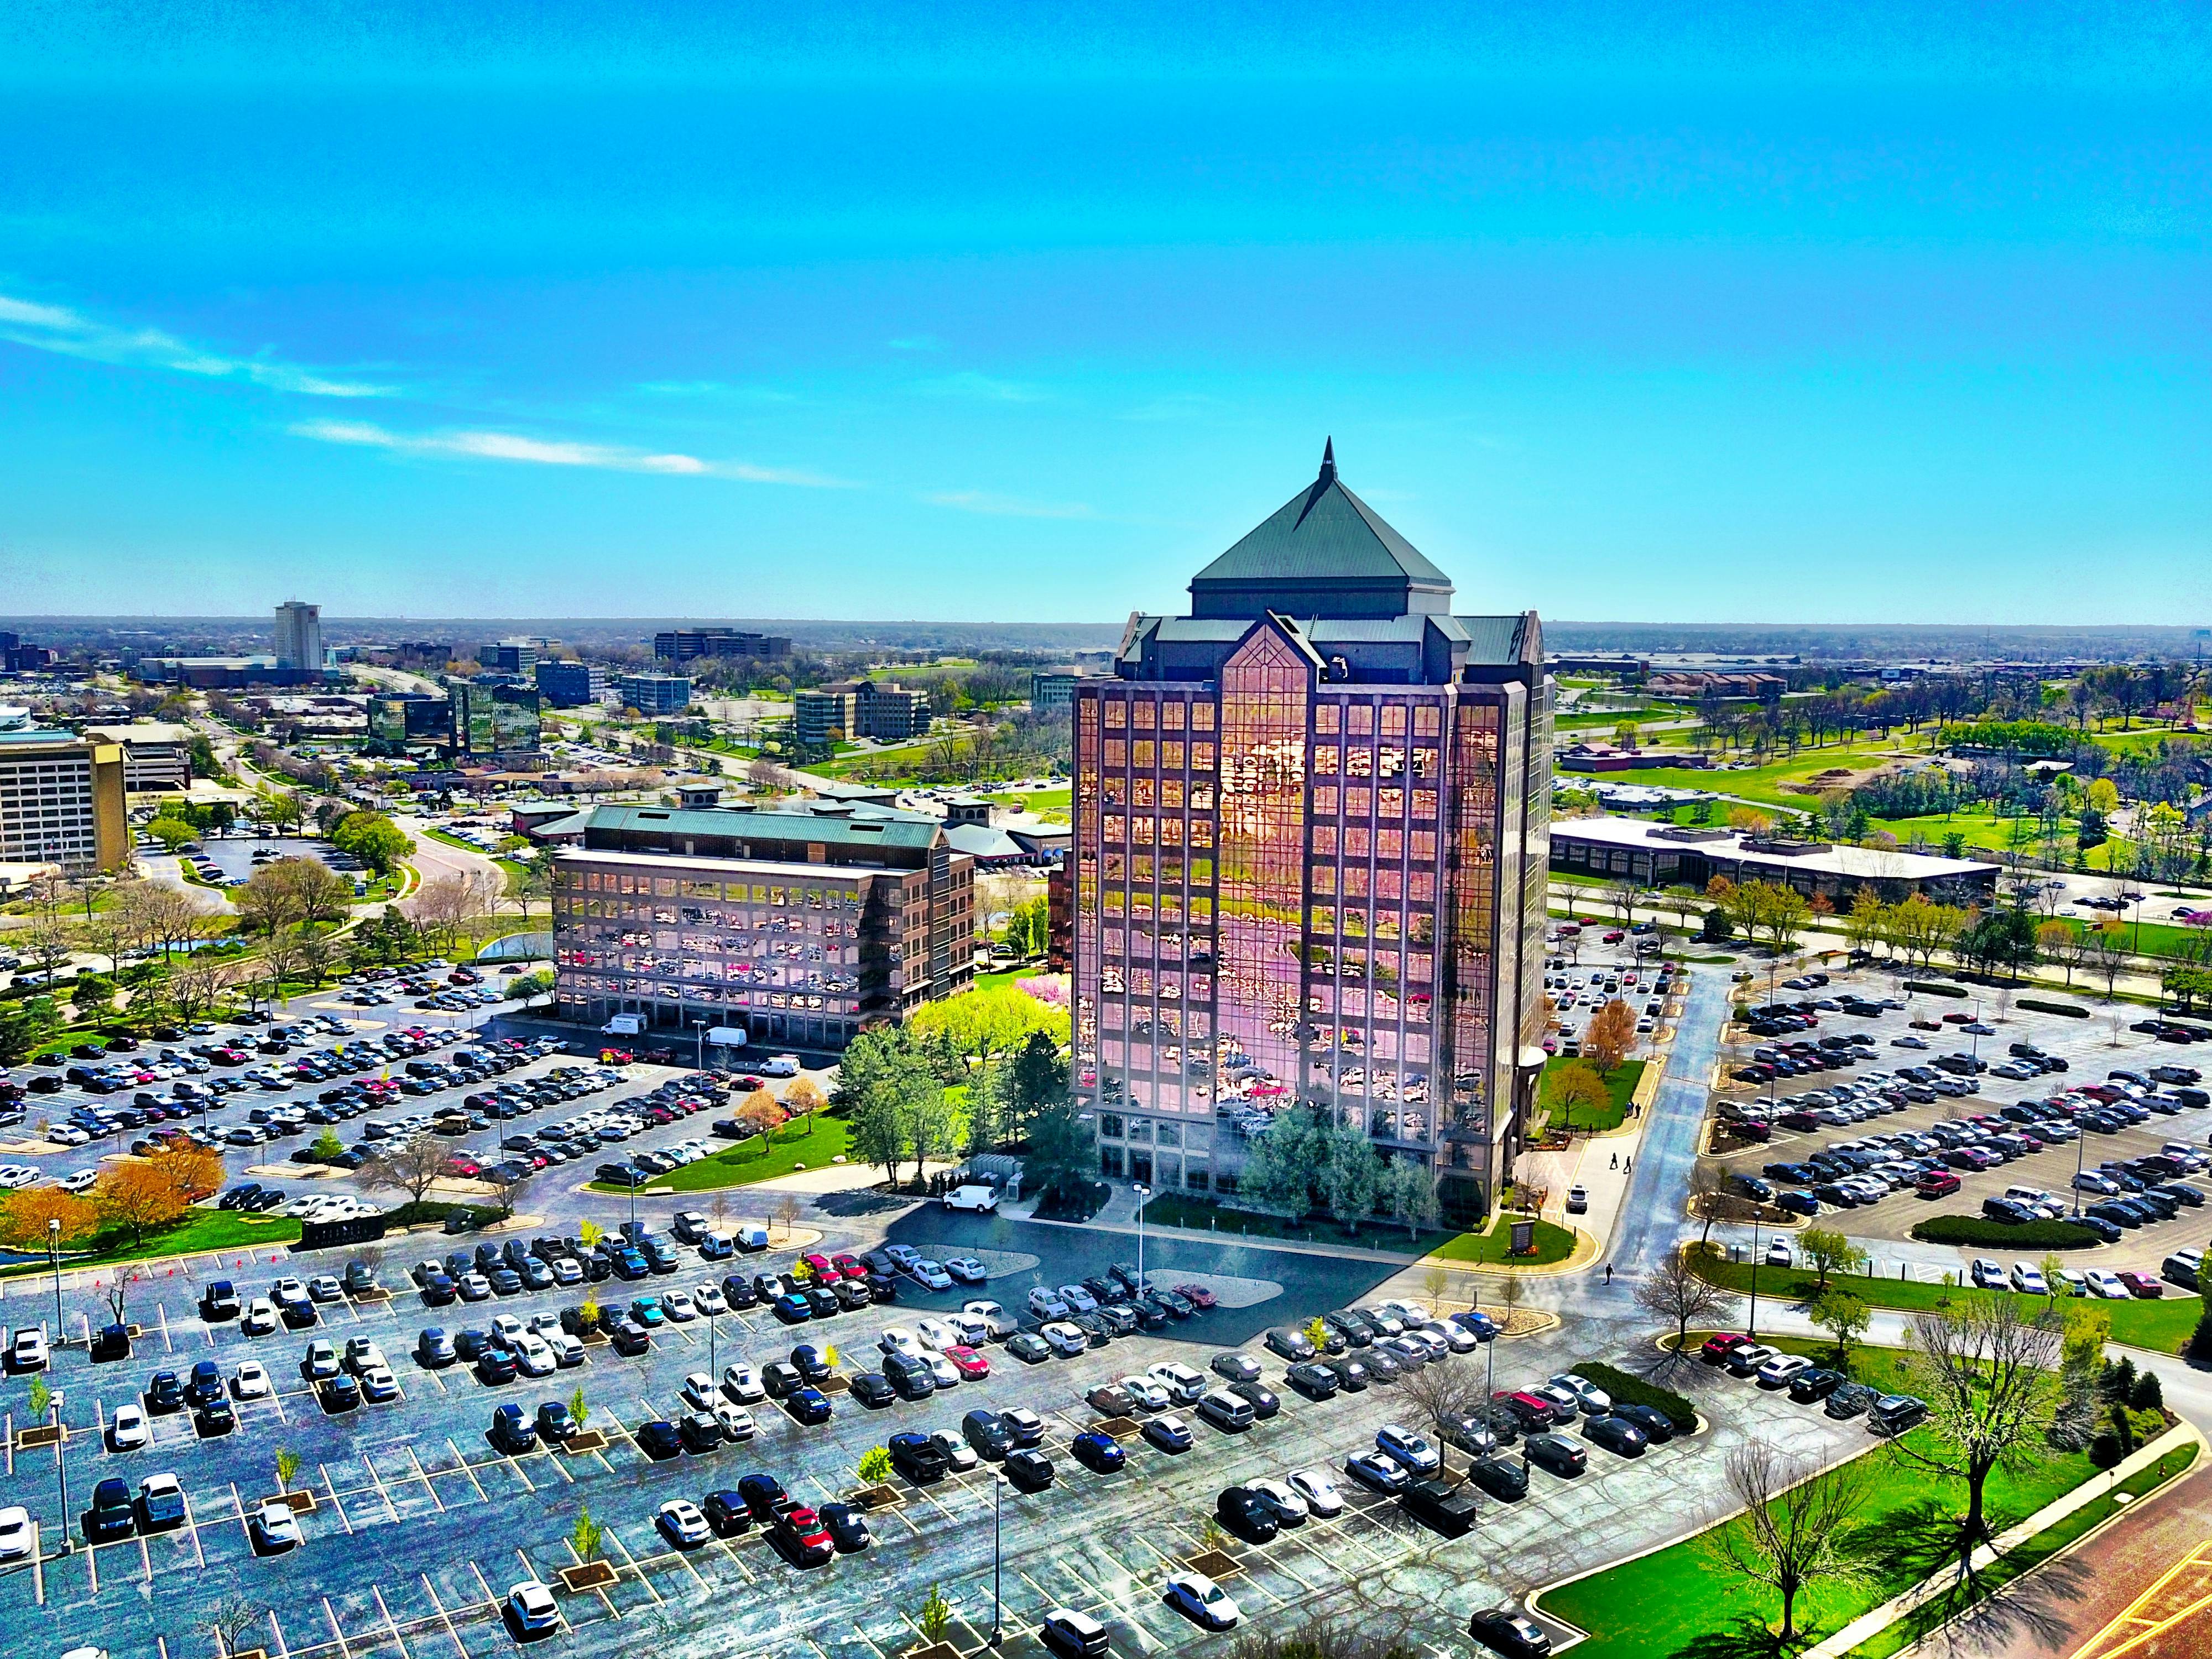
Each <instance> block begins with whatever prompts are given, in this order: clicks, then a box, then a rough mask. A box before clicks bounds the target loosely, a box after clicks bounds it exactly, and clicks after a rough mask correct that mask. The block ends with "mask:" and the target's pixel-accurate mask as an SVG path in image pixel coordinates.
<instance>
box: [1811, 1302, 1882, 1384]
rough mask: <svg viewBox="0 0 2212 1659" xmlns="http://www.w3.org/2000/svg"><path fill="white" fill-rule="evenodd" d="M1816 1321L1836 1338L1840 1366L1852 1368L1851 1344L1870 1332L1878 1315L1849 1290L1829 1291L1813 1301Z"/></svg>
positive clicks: (1843, 1369) (1839, 1367)
mask: <svg viewBox="0 0 2212 1659" xmlns="http://www.w3.org/2000/svg"><path fill="white" fill-rule="evenodd" d="M1812 1317H1813V1322H1814V1324H1815V1325H1818V1326H1819V1327H1820V1328H1821V1329H1822V1330H1824V1331H1826V1332H1827V1334H1829V1335H1830V1336H1832V1337H1834V1338H1835V1339H1836V1369H1837V1370H1839V1371H1849V1370H1850V1367H1851V1345H1852V1344H1853V1343H1855V1342H1857V1341H1858V1340H1859V1339H1860V1338H1862V1337H1863V1336H1864V1335H1865V1334H1866V1333H1867V1326H1868V1325H1869V1323H1870V1322H1872V1320H1873V1317H1874V1316H1873V1315H1872V1314H1871V1313H1870V1312H1869V1310H1868V1308H1867V1304H1865V1302H1863V1300H1861V1299H1860V1298H1859V1297H1856V1296H1853V1295H1852V1294H1851V1293H1850V1291H1826V1292H1825V1293H1824V1294H1823V1295H1821V1296H1820V1297H1819V1299H1817V1300H1816V1301H1815V1302H1814V1304H1813V1308H1812Z"/></svg>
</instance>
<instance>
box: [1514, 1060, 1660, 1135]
mask: <svg viewBox="0 0 2212 1659" xmlns="http://www.w3.org/2000/svg"><path fill="white" fill-rule="evenodd" d="M1572 1064H1574V1062H1573V1061H1572V1060H1558V1059H1554V1060H1552V1061H1551V1062H1550V1063H1549V1064H1547V1066H1545V1067H1544V1082H1543V1088H1542V1092H1541V1094H1539V1095H1538V1097H1537V1103H1538V1104H1540V1105H1541V1106H1543V1107H1545V1108H1546V1109H1547V1110H1549V1111H1550V1112H1551V1113H1552V1115H1553V1120H1554V1121H1556V1122H1558V1124H1559V1127H1561V1128H1563V1129H1566V1128H1574V1129H1587V1130H1603V1129H1617V1128H1619V1127H1620V1122H1621V1120H1622V1119H1623V1118H1625V1117H1626V1116H1627V1115H1628V1097H1629V1096H1631V1095H1632V1094H1634V1093H1635V1092H1636V1085H1637V1084H1638V1082H1640V1081H1641V1080H1642V1079H1643V1076H1644V1061H1642V1060H1623V1061H1622V1062H1621V1063H1620V1065H1618V1066H1614V1067H1613V1075H1612V1076H1610V1077H1608V1078H1607V1079H1605V1088H1606V1103H1605V1104H1604V1105H1603V1106H1601V1107H1597V1108H1595V1109H1593V1108H1591V1107H1588V1106H1584V1107H1582V1108H1580V1109H1577V1111H1576V1113H1575V1114H1574V1119H1573V1121H1572V1122H1571V1123H1570V1122H1569V1121H1567V1119H1566V1118H1565V1115H1563V1114H1564V1108H1562V1107H1560V1106H1559V1103H1557V1102H1556V1101H1555V1100H1554V1099H1553V1085H1554V1084H1556V1083H1557V1082H1558V1080H1559V1073H1560V1072H1561V1070H1562V1069H1564V1068H1565V1067H1566V1066H1571V1065H1572Z"/></svg>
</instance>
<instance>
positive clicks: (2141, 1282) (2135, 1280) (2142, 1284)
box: [2118, 1271, 2166, 1298]
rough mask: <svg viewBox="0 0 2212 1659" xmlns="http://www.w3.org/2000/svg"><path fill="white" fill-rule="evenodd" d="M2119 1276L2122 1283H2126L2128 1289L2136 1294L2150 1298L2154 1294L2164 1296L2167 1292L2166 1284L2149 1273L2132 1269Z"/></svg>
mask: <svg viewBox="0 0 2212 1659" xmlns="http://www.w3.org/2000/svg"><path fill="white" fill-rule="evenodd" d="M2118 1279H2119V1281H2120V1283H2121V1284H2123V1285H2126V1286H2127V1287H2128V1289H2129V1290H2130V1291H2132V1292H2133V1293H2134V1294H2135V1295H2136V1296H2140V1297H2145V1298H2148V1297H2154V1296H2164V1295H2165V1294H2166V1286H2165V1285H2161V1284H2160V1283H2159V1282H2158V1280H2156V1279H2153V1278H2152V1277H2151V1276H2150V1275H2149V1274H2148V1273H2135V1272H2133V1271H2130V1272H2127V1273H2120V1274H2118Z"/></svg>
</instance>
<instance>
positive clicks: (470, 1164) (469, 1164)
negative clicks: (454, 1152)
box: [446, 1158, 483, 1181]
mask: <svg viewBox="0 0 2212 1659" xmlns="http://www.w3.org/2000/svg"><path fill="white" fill-rule="evenodd" d="M446 1168H447V1170H449V1171H450V1172H452V1173H453V1174H454V1175H457V1176H460V1177H461V1178H462V1179H463V1180H464V1181H471V1180H474V1179H475V1178H476V1177H477V1176H480V1175H482V1174H483V1164H479V1163H477V1161H476V1159H474V1158H447V1160H446Z"/></svg>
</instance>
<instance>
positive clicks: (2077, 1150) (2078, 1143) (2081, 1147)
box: [2074, 1123, 2089, 1216]
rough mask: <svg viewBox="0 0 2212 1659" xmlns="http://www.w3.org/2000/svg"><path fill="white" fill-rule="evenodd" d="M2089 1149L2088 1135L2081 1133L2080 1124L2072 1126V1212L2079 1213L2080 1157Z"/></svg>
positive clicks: (2077, 1214)
mask: <svg viewBox="0 0 2212 1659" xmlns="http://www.w3.org/2000/svg"><path fill="white" fill-rule="evenodd" d="M2088 1150H2089V1137H2088V1136H2087V1135H2085V1134H2083V1133H2081V1125H2080V1124H2078V1123H2077V1124H2075V1126H2074V1213H2075V1215H2076V1216H2079V1215H2080V1214H2081V1159H2082V1158H2083V1156H2084V1155H2085V1154H2087V1152H2088Z"/></svg>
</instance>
